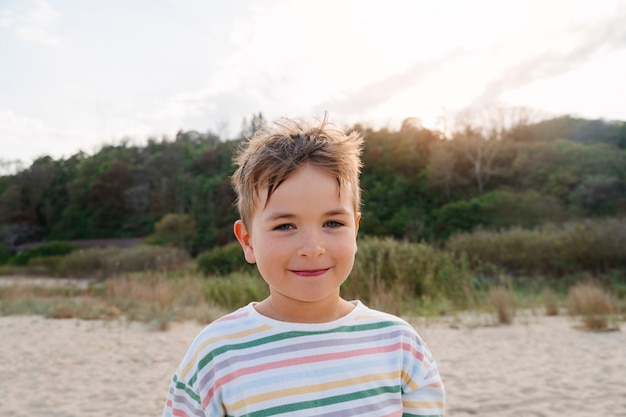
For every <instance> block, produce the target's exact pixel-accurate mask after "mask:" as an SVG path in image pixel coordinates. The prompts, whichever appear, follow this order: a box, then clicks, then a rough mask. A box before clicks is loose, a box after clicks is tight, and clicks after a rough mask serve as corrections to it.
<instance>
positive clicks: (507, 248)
mask: <svg viewBox="0 0 626 417" xmlns="http://www.w3.org/2000/svg"><path fill="white" fill-rule="evenodd" d="M447 248H449V249H450V250H451V251H453V252H455V253H466V254H468V255H470V256H471V257H472V258H477V259H480V260H482V261H484V262H488V263H492V264H495V265H498V266H500V267H502V268H505V269H506V270H508V271H510V272H512V273H531V274H542V275H549V276H559V275H562V274H571V273H574V272H577V271H581V270H583V271H585V270H586V271H609V270H611V269H613V268H623V267H624V265H626V250H624V248H626V220H624V219H604V220H587V221H582V222H574V223H567V224H565V225H563V226H561V227H557V226H550V225H546V226H543V227H541V228H537V229H533V230H525V229H520V228H515V229H510V230H505V231H500V232H496V231H485V230H479V231H475V232H472V233H461V234H458V235H455V236H452V237H451V238H450V240H449V241H448V243H447Z"/></svg>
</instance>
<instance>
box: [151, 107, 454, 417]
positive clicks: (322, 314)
mask: <svg viewBox="0 0 626 417" xmlns="http://www.w3.org/2000/svg"><path fill="white" fill-rule="evenodd" d="M362 142H363V141H362V138H361V136H360V135H358V134H356V133H351V134H349V135H346V134H345V133H343V132H342V131H341V130H339V129H337V128H335V127H333V126H332V125H330V124H328V123H326V121H325V120H324V121H322V122H321V123H317V124H312V123H310V122H307V121H303V120H289V119H281V120H279V121H277V122H275V123H273V124H269V125H266V126H265V127H264V128H263V129H262V130H261V131H259V132H257V133H256V134H255V135H254V136H253V137H252V138H251V139H250V140H249V141H248V142H247V143H246V144H245V146H244V147H243V148H241V150H240V152H239V154H238V155H237V157H236V163H237V165H238V168H237V170H236V172H235V173H234V175H233V177H232V182H233V186H234V188H235V190H236V192H237V196H238V201H237V205H238V209H239V213H240V216H241V219H240V220H238V221H237V222H236V223H235V225H234V231H235V235H236V237H237V240H238V241H239V243H240V244H241V247H242V248H243V253H244V256H245V258H246V260H247V261H248V262H250V263H256V265H257V268H258V270H259V272H260V274H261V276H262V277H263V279H264V280H265V281H266V282H267V284H268V285H269V288H270V295H269V297H268V298H266V299H265V300H263V301H261V302H258V303H251V304H249V305H248V306H246V307H243V308H240V309H239V310H237V311H235V312H233V313H231V314H228V315H226V316H224V317H222V318H221V319H219V320H217V321H215V322H213V323H211V324H210V325H208V326H207V327H206V328H205V329H204V330H203V331H202V332H201V333H200V334H199V335H198V336H197V337H196V339H195V340H194V342H193V343H192V345H191V347H190V348H189V351H188V352H187V354H186V356H185V358H184V359H183V361H182V363H181V365H180V366H179V368H178V370H177V371H176V374H175V375H174V377H173V379H172V383H171V385H170V389H169V392H168V395H167V400H166V404H165V409H164V411H163V416H264V417H265V416H275V415H280V416H371V417H381V416H442V415H443V408H444V396H445V393H444V388H443V384H442V382H441V378H440V376H439V373H438V371H437V366H436V363H435V360H434V359H433V357H432V355H431V353H430V351H429V350H428V348H427V347H426V345H425V344H424V342H423V341H422V340H421V339H420V337H419V336H418V334H417V333H416V332H415V330H414V329H413V328H412V327H411V326H410V325H408V324H407V323H406V322H405V321H403V320H401V319H399V318H397V317H395V316H392V315H389V314H386V313H382V312H378V311H375V310H371V309H369V308H367V307H366V306H365V305H363V304H362V303H361V302H360V301H346V300H344V299H343V298H341V296H340V293H339V288H340V286H341V284H342V283H343V282H344V281H345V280H346V278H347V277H348V275H349V274H350V271H351V269H352V267H353V264H354V257H355V254H356V251H357V245H356V238H357V231H358V229H359V220H360V219H361V214H360V212H359V206H360V203H361V196H360V189H359V174H360V168H361V161H360V154H361V148H362V145H363V143H362Z"/></svg>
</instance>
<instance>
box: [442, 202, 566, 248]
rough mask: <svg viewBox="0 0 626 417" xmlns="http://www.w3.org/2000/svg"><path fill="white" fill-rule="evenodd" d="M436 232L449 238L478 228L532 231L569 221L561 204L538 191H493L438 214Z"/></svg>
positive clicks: (447, 208)
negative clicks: (546, 225) (529, 229)
mask: <svg viewBox="0 0 626 417" xmlns="http://www.w3.org/2000/svg"><path fill="white" fill-rule="evenodd" d="M435 217H436V223H437V226H436V233H437V235H438V236H439V237H442V238H447V237H449V236H450V235H452V234H454V233H459V232H471V231H472V230H475V229H476V228H478V227H480V228H482V229H488V230H495V229H502V228H511V227H514V226H519V227H523V228H532V227H536V226H538V225H540V224H541V223H542V222H557V223H558V222H561V221H563V220H564V219H565V218H566V213H565V209H564V208H563V205H562V204H561V203H560V201H559V200H558V199H557V198H555V197H552V196H543V195H541V194H539V193H538V192H536V191H526V192H518V193H514V192H510V191H493V192H490V193H485V194H483V195H481V196H479V197H476V198H473V199H471V200H469V201H455V202H453V203H449V204H446V205H444V206H443V207H441V208H440V209H439V210H437V212H436V213H435Z"/></svg>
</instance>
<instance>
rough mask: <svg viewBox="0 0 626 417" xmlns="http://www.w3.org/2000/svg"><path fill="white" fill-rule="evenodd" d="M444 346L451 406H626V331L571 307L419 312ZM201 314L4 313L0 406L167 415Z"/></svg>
mask: <svg viewBox="0 0 626 417" xmlns="http://www.w3.org/2000/svg"><path fill="white" fill-rule="evenodd" d="M412 323H414V324H415V326H416V327H417V328H418V331H419V332H420V334H421V335H422V337H423V338H424V339H425V340H426V342H427V343H428V345H429V346H430V348H431V350H432V351H433V352H434V353H435V356H436V358H437V361H438V364H439V368H440V372H441V373H442V376H443V378H444V383H445V385H446V390H447V393H448V394H447V395H448V401H447V406H446V416H453V417H463V416H487V417H490V416H491V417H522V416H536V417H557V416H558V417H562V416H568V417H583V416H590V415H599V416H604V417H610V416H615V417H617V416H626V333H625V332H624V331H623V330H624V329H623V326H622V331H613V332H606V333H587V332H582V331H579V330H577V329H575V325H576V322H574V321H572V319H570V318H568V317H563V316H558V317H546V316H541V315H539V316H531V315H529V316H528V317H518V318H517V319H516V322H515V324H513V325H511V326H484V325H475V324H474V325H473V324H472V323H469V324H468V322H465V323H461V324H457V325H452V322H451V321H446V320H438V321H432V320H429V321H425V320H415V321H412ZM201 327H202V326H201V325H200V324H197V323H192V322H186V323H174V324H173V325H172V327H171V328H170V330H168V331H165V332H159V331H155V330H153V329H151V328H150V327H149V326H147V325H144V324H139V323H130V324H129V323H125V322H122V321H83V320H76V319H68V320H59V319H46V318H43V317H39V316H10V317H0V341H1V342H0V343H1V348H0V358H1V359H0V392H2V397H1V398H0V416H12V417H21V416H49V417H71V416H81V417H83V416H91V417H102V416H126V417H134V416H157V415H160V413H161V408H162V404H163V400H164V396H165V392H166V390H167V387H168V385H169V380H170V377H171V375H172V373H173V372H174V369H175V367H176V366H177V364H178V362H179V361H180V360H181V358H182V355H183V354H184V352H185V351H186V349H187V347H188V345H189V343H190V342H191V340H192V339H193V337H194V336H195V335H196V334H197V333H198V332H199V331H200V329H201Z"/></svg>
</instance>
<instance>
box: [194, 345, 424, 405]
mask: <svg viewBox="0 0 626 417" xmlns="http://www.w3.org/2000/svg"><path fill="white" fill-rule="evenodd" d="M398 349H403V350H407V351H410V352H411V353H413V355H414V356H416V357H419V356H421V354H420V353H419V352H416V351H415V350H414V349H412V348H411V346H410V345H408V344H406V343H402V342H398V343H394V344H393V345H389V346H382V347H375V348H368V349H358V350H351V351H347V352H339V353H326V354H323V355H314V356H306V357H303V358H293V359H285V360H282V361H276V362H270V363H264V364H262V365H256V366H251V367H249V368H243V369H238V370H236V371H234V372H232V373H230V374H228V375H224V376H223V377H222V378H220V379H218V380H217V381H215V384H213V386H212V387H211V389H210V390H209V392H207V395H206V397H204V400H202V405H203V406H205V407H206V406H207V404H209V402H210V401H211V398H212V397H213V393H214V392H215V391H216V390H217V389H219V388H220V387H221V386H222V385H224V384H227V383H229V382H231V381H232V380H234V379H236V378H239V377H241V376H244V375H250V374H254V373H257V372H262V371H267V370H270V369H277V368H282V367H287V366H291V365H299V364H305V363H315V362H325V361H329V360H338V359H346V358H352V357H356V356H361V355H371V354H375V353H384V352H393V351H394V350H398Z"/></svg>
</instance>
